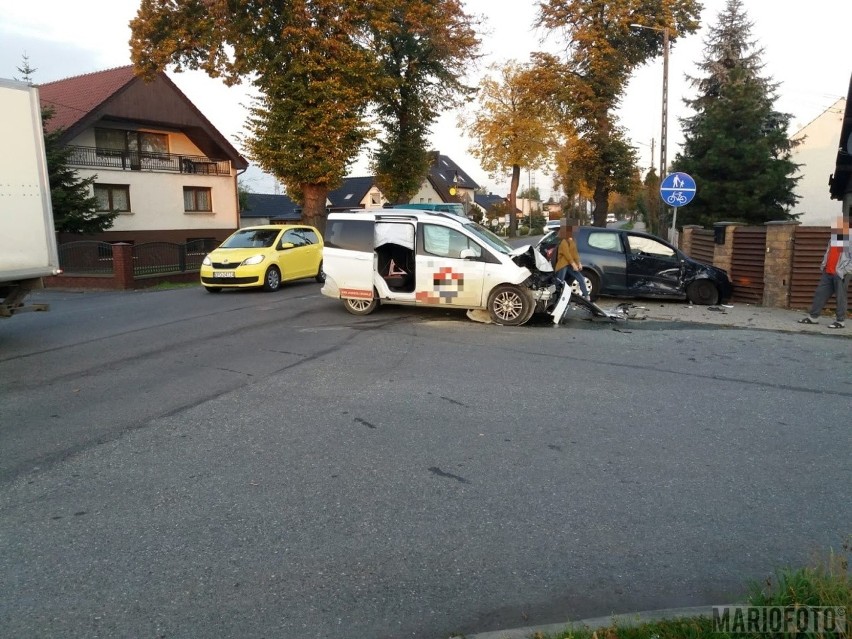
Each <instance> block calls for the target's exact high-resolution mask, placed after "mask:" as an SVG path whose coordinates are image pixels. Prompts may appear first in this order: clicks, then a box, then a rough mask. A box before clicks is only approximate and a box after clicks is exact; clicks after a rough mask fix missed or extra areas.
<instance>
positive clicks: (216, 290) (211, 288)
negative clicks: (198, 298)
mask: <svg viewBox="0 0 852 639" xmlns="http://www.w3.org/2000/svg"><path fill="white" fill-rule="evenodd" d="M204 288H205V290H206V291H207V292H208V293H221V292H222V287H221V286H205V287H204Z"/></svg>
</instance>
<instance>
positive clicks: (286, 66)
mask: <svg viewBox="0 0 852 639" xmlns="http://www.w3.org/2000/svg"><path fill="white" fill-rule="evenodd" d="M368 14H369V3H364V2H359V1H358V0H291V1H288V2H268V1H266V0H240V1H239V2H237V1H236V0H170V1H169V2H163V1H162V0H142V2H141V4H140V7H139V11H138V13H137V15H136V17H135V18H134V19H133V20H132V21H131V23H130V26H131V30H132V37H131V41H130V43H131V56H132V59H133V63H134V64H135V66H136V68H137V70H138V71H139V72H140V73H141V74H143V75H145V76H149V77H150V76H153V75H154V74H155V73H157V72H159V71H161V70H163V69H164V68H166V67H167V66H169V65H173V66H174V68H175V70H177V71H180V70H182V69H183V68H190V69H202V70H204V71H206V72H207V73H208V74H209V75H210V76H212V77H221V78H223V79H224V81H225V82H226V83H228V84H235V83H238V82H240V81H241V80H250V81H251V83H252V84H253V86H254V87H255V89H257V91H258V94H259V95H258V97H257V98H256V100H255V101H254V103H253V106H252V108H251V116H250V118H249V120H248V123H247V125H246V128H247V130H248V133H249V135H248V136H247V139H246V141H245V143H246V146H247V148H248V151H249V155H250V156H251V157H252V159H253V160H255V161H256V162H257V163H258V164H259V165H260V167H261V168H263V169H264V170H265V171H267V172H269V173H271V174H272V175H274V176H275V177H276V178H278V179H279V180H280V181H281V182H283V183H284V185H285V186H286V187H287V191H288V193H289V194H290V195H291V196H292V197H293V198H294V199H297V200H298V201H301V202H303V216H304V217H305V218H306V220H307V221H309V222H311V223H313V224H314V225H316V226H318V227H319V228H320V229H324V227H325V203H326V195H327V193H328V191H329V190H330V189H332V188H334V187H335V186H337V184H339V182H340V181H341V180H342V178H343V176H344V175H345V174H346V169H347V166H348V165H349V163H351V162H352V161H353V160H354V159H355V158H356V157H357V155H358V152H359V150H360V148H361V145H362V144H363V142H364V140H365V138H366V137H367V135H368V128H367V126H366V123H365V112H366V109H367V106H368V104H369V102H370V99H371V95H372V87H373V85H372V81H373V79H374V78H375V75H376V67H375V63H374V58H373V56H372V55H371V53H370V52H369V50H368V49H367V47H366V46H364V42H363V40H364V38H365V36H366V32H367V24H368V18H369V15H368Z"/></svg>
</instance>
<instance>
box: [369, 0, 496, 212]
mask: <svg viewBox="0 0 852 639" xmlns="http://www.w3.org/2000/svg"><path fill="white" fill-rule="evenodd" d="M373 7H374V12H373V14H372V15H371V20H370V25H371V26H370V46H371V49H372V51H373V54H374V55H375V57H376V61H377V63H378V65H379V78H378V82H377V84H376V88H377V91H376V104H375V112H376V115H377V118H378V122H379V124H380V125H381V127H382V129H383V131H384V135H383V136H382V137H381V138H380V139H379V141H378V149H377V150H376V152H375V153H374V155H373V169H374V171H375V173H376V181H377V182H378V184H379V187H380V188H381V189H382V191H383V192H384V194H385V196H386V197H387V198H388V199H389V200H390V201H391V202H402V203H404V202H408V201H410V200H411V198H412V197H413V196H414V194H415V193H416V192H417V190H418V189H419V188H420V185H421V183H422V181H423V179H424V178H425V177H426V174H427V173H428V171H429V166H430V161H431V159H430V155H429V153H428V141H427V136H428V135H429V132H430V129H431V127H432V125H433V124H434V123H435V120H436V119H437V118H438V116H439V115H440V114H441V112H443V111H444V110H446V109H448V108H451V107H453V106H457V105H458V103H459V100H460V99H461V98H463V97H465V96H467V95H468V94H470V93H471V92H472V91H474V89H472V88H470V87H467V86H466V85H465V84H464V83H463V82H462V81H461V77H462V75H463V72H464V70H465V68H466V67H467V66H468V64H469V63H470V62H471V60H473V59H475V58H476V55H477V48H478V46H479V40H478V38H477V35H476V29H475V27H476V24H475V22H474V20H473V18H471V16H469V15H468V14H467V13H465V11H464V7H463V5H462V3H461V2H460V1H459V0H378V1H377V2H375V3H374V4H373Z"/></svg>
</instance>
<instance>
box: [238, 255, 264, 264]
mask: <svg viewBox="0 0 852 639" xmlns="http://www.w3.org/2000/svg"><path fill="white" fill-rule="evenodd" d="M264 257H265V256H263V255H252V256H251V257H247V258H246V259H244V260H243V263H242V264H241V266H254V265H255V264H260V263H261V262H262V261H263V258H264Z"/></svg>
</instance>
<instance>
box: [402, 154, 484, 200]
mask: <svg viewBox="0 0 852 639" xmlns="http://www.w3.org/2000/svg"><path fill="white" fill-rule="evenodd" d="M430 155H431V160H432V161H431V163H430V165H429V173H428V174H427V175H426V179H424V180H423V183H422V184H421V185H420V189H419V190H418V191H417V193H415V194H414V197H412V198H411V203H412V204H433V203H434V204H437V203H440V202H459V203H461V204H463V205H464V206H465V210H468V209H469V208H470V207H471V206H473V204H474V197H475V195H476V190H477V189H478V188H479V185H478V184H477V183H476V182H474V181H473V178H471V177H470V176H469V175H468V174H467V173H466V172H465V171H464V170H462V168H461V167H460V166H459V165H458V164H456V163H455V162H453V160H452V159H451V158H450V157H449V156H447V155H441V153H440V152H438V151H431V152H430Z"/></svg>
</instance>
